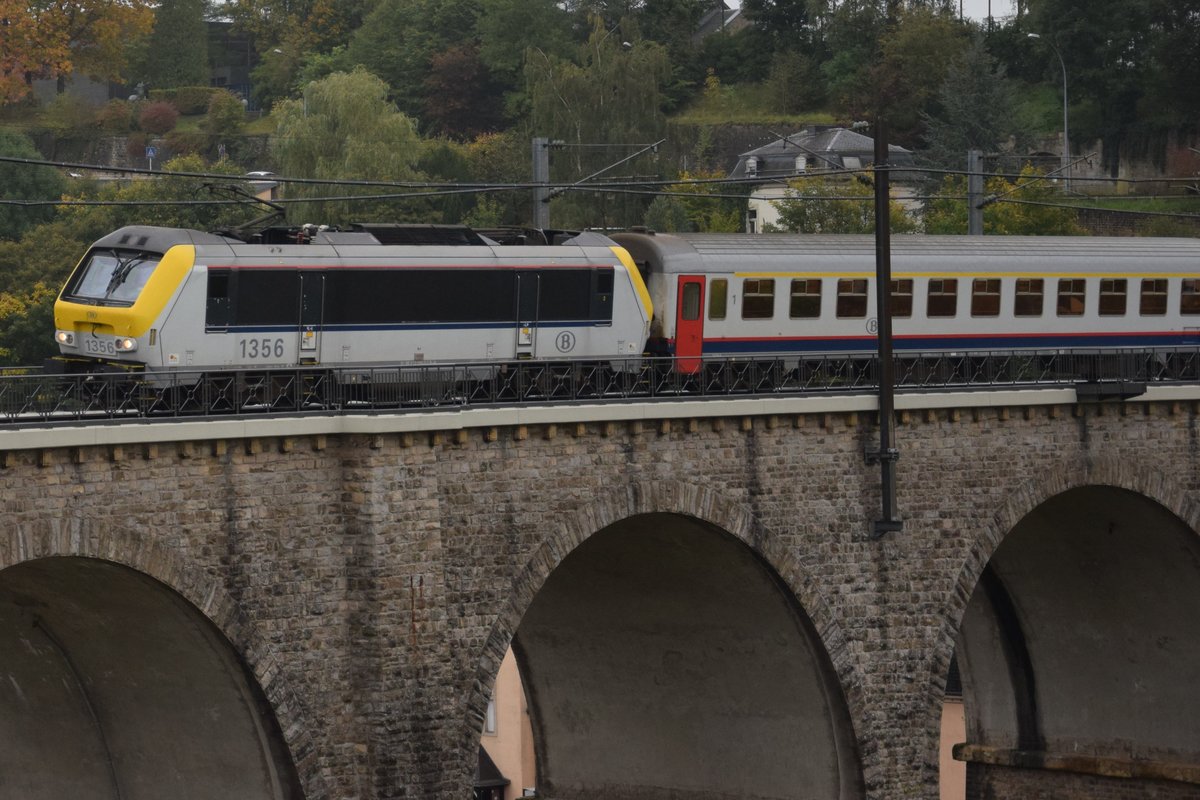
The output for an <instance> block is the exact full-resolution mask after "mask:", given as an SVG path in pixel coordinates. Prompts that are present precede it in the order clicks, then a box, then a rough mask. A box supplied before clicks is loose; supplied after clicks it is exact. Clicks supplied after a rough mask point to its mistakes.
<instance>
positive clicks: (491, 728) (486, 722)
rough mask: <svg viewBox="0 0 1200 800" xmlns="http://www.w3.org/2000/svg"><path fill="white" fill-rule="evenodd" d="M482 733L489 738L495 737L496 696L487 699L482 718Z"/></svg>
mask: <svg viewBox="0 0 1200 800" xmlns="http://www.w3.org/2000/svg"><path fill="white" fill-rule="evenodd" d="M483 732H484V733H485V734H487V735H489V736H495V735H496V695H495V693H493V694H492V696H491V697H489V698H488V704H487V714H486V715H485V716H484V718H483Z"/></svg>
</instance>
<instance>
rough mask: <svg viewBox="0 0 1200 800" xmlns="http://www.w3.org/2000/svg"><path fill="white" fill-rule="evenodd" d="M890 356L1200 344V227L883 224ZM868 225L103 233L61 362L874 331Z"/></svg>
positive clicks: (312, 363)
mask: <svg viewBox="0 0 1200 800" xmlns="http://www.w3.org/2000/svg"><path fill="white" fill-rule="evenodd" d="M892 271H893V280H892V284H891V287H890V288H891V298H892V314H893V317H894V322H893V327H894V346H895V348H896V350H897V351H898V352H899V353H901V354H902V353H904V352H909V353H917V352H919V353H936V352H943V351H946V352H995V351H999V350H1018V349H1019V350H1059V349H1064V348H1074V349H1078V348H1106V349H1120V348H1130V349H1134V348H1136V349H1146V348H1152V347H1169V346H1182V345H1190V344H1196V343H1200V241H1197V240H1190V239H1115V238H1083V237H1070V238H1066V237H1063V238H1060V237H995V236H988V237H966V236H903V237H895V238H893V240H892ZM874 276H875V243H874V239H873V238H872V237H868V236H836V235H818V236H811V235H788V234H777V235H771V234H768V235H740V234H655V233H653V232H649V231H631V232H626V233H614V234H609V235H601V234H598V233H592V232H578V233H552V234H550V235H548V236H547V235H545V234H543V233H542V232H538V231H530V232H526V233H523V234H514V233H512V232H491V233H489V232H478V231H473V230H470V229H468V228H463V227H457V226H404V225H368V224H363V225H354V226H351V227H350V228H349V229H347V230H335V229H328V228H318V227H314V226H301V227H289V228H268V229H265V230H263V231H260V232H259V233H257V234H255V235H254V236H252V237H245V238H243V237H239V236H235V235H234V234H232V233H230V232H225V233H220V232H218V233H204V232H200V231H194V230H183V229H173V228H158V227H146V226H134V227H126V228H122V229H120V230H118V231H115V232H113V233H111V234H109V235H108V236H105V237H104V238H102V239H100V240H99V241H97V242H96V243H95V244H94V245H93V246H92V247H91V248H90V249H89V251H88V252H87V253H86V254H85V255H84V257H83V259H82V260H81V261H80V263H79V265H78V266H77V267H76V269H75V270H74V272H73V273H72V275H71V276H70V278H69V279H68V281H67V283H66V285H65V286H64V288H63V289H62V292H61V294H60V296H59V298H58V301H57V302H56V304H55V309H54V319H55V327H56V330H55V333H54V336H55V339H56V341H57V342H58V345H59V348H60V352H61V355H60V357H59V359H58V362H57V368H58V369H60V370H61V371H63V372H108V373H112V372H118V373H120V372H125V373H130V374H133V375H136V376H137V379H138V380H141V381H145V382H149V383H151V384H153V383H154V382H155V381H156V380H160V379H163V378H164V376H169V375H171V374H172V373H175V374H178V373H181V372H183V373H192V372H199V371H208V370H225V369H234V368H262V369H284V368H292V367H297V368H299V367H337V368H339V369H344V370H349V374H353V368H354V367H362V368H364V369H366V368H372V367H376V366H379V365H382V364H393V365H394V364H403V363H417V362H430V363H433V362H437V363H442V362H468V361H469V362H471V363H473V364H481V363H482V364H486V363H489V362H497V363H499V362H511V361H521V360H532V361H535V362H536V361H545V362H563V361H568V360H569V361H582V360H587V361H597V362H607V363H609V364H611V367H612V368H613V369H614V370H616V371H621V370H629V369H635V368H636V365H637V364H639V363H640V360H641V359H642V358H643V357H644V356H646V355H652V356H664V357H670V358H672V359H673V361H672V362H671V363H672V364H673V369H675V370H676V371H678V372H683V373H692V372H696V371H697V370H699V369H700V367H701V364H702V363H703V361H704V360H705V359H706V358H711V357H726V356H734V357H745V358H751V359H752V358H755V357H771V358H777V357H779V356H780V355H781V354H782V355H785V357H788V358H790V357H792V356H794V357H795V358H796V359H799V358H801V357H802V355H803V354H813V353H830V352H837V353H860V352H861V353H864V354H866V353H870V352H871V351H873V350H874V346H875V333H876V324H877V321H876V319H875V311H874V309H875V302H876V301H875V292H876V290H877V288H878V287H877V286H876V285H875V284H876V281H875V277H874Z"/></svg>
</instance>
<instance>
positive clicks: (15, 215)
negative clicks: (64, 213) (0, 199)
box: [0, 130, 65, 239]
mask: <svg viewBox="0 0 1200 800" xmlns="http://www.w3.org/2000/svg"><path fill="white" fill-rule="evenodd" d="M0 155H5V156H11V157H14V158H32V159H38V158H41V157H42V156H41V154H40V153H39V152H38V151H37V148H35V147H34V146H33V142H31V141H30V140H29V138H28V137H27V136H25V135H24V134H21V133H16V132H15V131H5V130H0ZM64 185H65V182H64V181H63V178H62V175H60V174H59V172H58V171H57V170H55V169H54V168H52V167H43V166H34V165H32V164H13V163H6V162H0V186H3V187H4V197H5V199H7V200H24V201H30V200H57V199H58V198H59V197H60V196H61V195H62V192H63V187H64ZM53 216H54V206H41V207H28V208H26V207H21V206H8V205H0V239H8V238H12V239H19V238H20V237H21V234H22V233H23V232H24V231H25V229H27V228H29V227H31V226H33V225H36V224H38V223H40V222H47V221H49V220H50V219H51V218H52V217H53Z"/></svg>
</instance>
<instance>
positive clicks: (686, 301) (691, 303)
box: [679, 283, 700, 322]
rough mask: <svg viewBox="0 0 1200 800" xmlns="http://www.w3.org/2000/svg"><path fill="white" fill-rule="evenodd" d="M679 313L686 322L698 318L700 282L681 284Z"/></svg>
mask: <svg viewBox="0 0 1200 800" xmlns="http://www.w3.org/2000/svg"><path fill="white" fill-rule="evenodd" d="M679 314H680V316H681V317H682V318H683V319H685V320H687V321H688V322H691V321H693V320H697V319H700V284H698V283H685V284H684V285H683V299H682V300H681V301H680V304H679Z"/></svg>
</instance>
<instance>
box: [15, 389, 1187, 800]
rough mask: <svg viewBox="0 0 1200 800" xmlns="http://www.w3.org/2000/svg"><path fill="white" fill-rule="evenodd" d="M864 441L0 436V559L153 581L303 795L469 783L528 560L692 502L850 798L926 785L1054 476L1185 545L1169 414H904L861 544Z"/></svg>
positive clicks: (868, 439) (1070, 410)
mask: <svg viewBox="0 0 1200 800" xmlns="http://www.w3.org/2000/svg"><path fill="white" fill-rule="evenodd" d="M164 430H167V429H164ZM876 437H877V430H876V428H875V425H874V420H873V419H872V418H870V417H869V416H867V415H860V414H857V413H839V414H802V415H786V416H760V417H730V418H724V417H715V418H711V419H694V420H678V419H676V420H666V419H664V420H651V421H645V422H634V423H625V422H621V423H614V422H599V423H597V422H591V423H578V424H574V423H572V424H561V423H560V424H543V425H528V426H512V427H501V428H478V429H467V430H462V431H444V432H443V431H425V432H419V433H412V432H397V433H384V434H379V435H369V436H368V435H344V436H328V437H327V436H299V437H294V438H291V437H282V438H281V437H273V438H250V439H244V440H242V439H238V440H212V441H198V442H186V443H174V442H169V441H164V442H162V443H159V444H156V445H149V446H147V445H125V446H121V445H105V446H80V447H77V448H66V449H48V450H28V451H9V452H6V453H4V455H3V458H2V460H0V463H2V465H3V468H2V469H0V503H2V504H3V510H4V521H5V530H4V533H3V534H2V535H0V568H4V567H8V566H12V565H14V564H18V563H21V562H23V561H27V560H31V559H35V558H44V557H56V556H85V557H94V558H101V559H106V560H110V561H114V562H117V563H121V564H126V565H128V566H130V567H132V568H134V569H136V570H138V571H141V572H143V573H145V574H147V575H149V576H151V577H153V578H155V579H156V580H158V581H161V582H162V583H163V584H165V585H166V586H168V587H170V588H171V589H173V590H175V591H176V592H178V593H180V594H181V595H182V596H183V597H184V598H185V599H186V600H188V601H189V602H190V603H191V604H193V605H194V606H195V607H196V608H197V609H199V611H200V612H201V613H203V614H204V615H205V616H206V617H207V618H209V619H210V620H211V621H212V622H213V623H214V624H215V625H216V626H217V628H218V629H219V630H220V631H221V632H222V633H223V634H224V636H225V637H226V638H227V639H228V640H229V642H230V644H231V646H232V648H233V649H234V651H235V652H236V653H237V654H238V656H239V657H240V658H241V659H242V660H243V661H244V662H245V663H246V665H247V666H248V668H249V670H250V671H251V673H252V674H253V676H254V678H255V680H256V681H257V682H258V684H259V686H261V687H262V689H263V692H264V694H265V695H266V697H267V699H268V702H269V703H270V705H271V706H272V708H273V710H274V712H275V715H276V717H277V719H278V721H279V724H280V728H281V730H282V734H283V737H284V739H285V741H286V743H287V745H288V748H289V750H290V752H291V755H292V758H293V759H294V761H295V763H296V766H297V770H298V772H299V775H300V779H301V782H302V784H303V786H304V790H305V792H306V794H307V796H308V797H310V798H314V799H315V798H346V797H357V798H385V797H387V798H391V797H412V798H417V797H420V798H446V799H447V800H449V798H461V797H464V796H466V795H467V792H468V791H469V783H470V776H471V772H472V770H473V768H474V758H475V750H476V748H477V747H478V743H479V739H478V733H479V729H480V726H481V724H482V716H483V713H484V707H485V705H486V697H487V693H488V690H489V688H490V683H491V681H492V680H493V679H494V676H495V672H496V670H497V669H498V668H499V663H500V660H501V658H502V656H503V655H504V651H505V649H506V648H507V646H508V644H509V641H510V639H511V637H512V635H513V633H514V631H515V630H516V629H517V627H518V625H519V624H520V621H521V617H522V615H523V613H524V612H525V610H526V609H527V608H528V607H529V605H530V603H531V602H532V601H533V599H534V597H535V596H536V594H537V592H538V590H539V587H540V586H541V584H542V583H543V582H544V581H545V580H546V578H547V577H548V576H549V574H550V573H551V572H552V571H553V569H554V567H555V566H556V565H557V564H558V563H559V562H561V561H562V559H563V558H565V557H566V556H567V555H568V554H569V553H570V552H571V551H572V550H573V549H574V548H575V547H576V546H578V545H579V544H580V543H581V542H583V541H585V540H587V538H588V537H590V536H591V535H593V534H594V533H596V532H597V531H600V530H601V529H603V528H605V527H606V526H608V525H612V524H615V523H618V522H620V521H621V520H623V519H628V518H630V517H633V516H636V515H639V514H645V513H671V514H681V515H686V516H691V517H695V518H698V519H701V520H704V521H706V522H708V523H711V524H713V525H715V526H717V527H718V528H720V529H722V530H724V531H727V532H728V533H729V534H731V535H733V536H735V537H737V538H738V539H740V540H741V541H742V542H743V543H744V544H745V545H746V546H747V547H749V548H750V549H751V550H752V551H753V552H754V553H756V554H757V555H758V557H759V558H761V559H762V560H763V562H764V563H765V564H766V565H767V566H768V567H769V568H770V569H771V570H772V571H773V572H774V573H775V574H777V575H778V577H779V579H780V581H781V582H782V583H783V584H784V585H785V586H786V587H787V589H788V590H789V591H790V592H791V593H793V595H794V597H795V599H796V602H797V604H798V605H799V607H800V608H802V609H803V611H804V612H805V614H806V615H807V616H808V617H809V618H810V619H811V621H812V624H813V626H814V628H815V630H816V632H817V634H818V636H819V638H820V641H821V643H822V644H823V646H824V648H825V650H826V652H827V653H828V656H829V659H830V662H831V663H832V667H833V671H834V672H835V674H836V677H837V681H838V682H839V683H840V687H841V690H842V692H843V694H844V697H845V702H846V705H847V707H848V712H849V716H850V720H851V723H852V727H853V731H854V735H855V738H856V740H857V749H858V758H859V759H860V760H861V771H862V789H863V793H864V795H865V797H867V798H872V799H873V800H884V799H885V798H886V799H887V800H891V799H892V798H901V797H912V798H933V797H936V796H937V774H936V770H937V743H938V737H937V733H938V731H937V726H938V719H939V709H940V703H941V695H942V689H943V686H944V680H945V675H946V673H947V670H948V667H949V663H950V659H951V656H952V653H953V651H954V647H955V641H956V636H957V631H958V626H959V623H960V620H961V618H962V616H963V613H964V609H965V607H966V604H967V601H968V599H969V598H970V596H971V594H972V593H973V592H974V590H975V588H976V585H977V584H978V581H979V576H980V574H981V573H982V571H983V569H984V566H985V564H986V563H987V562H988V560H989V558H990V557H991V555H992V554H993V553H994V551H995V550H996V548H997V547H998V546H999V545H1000V543H1001V542H1002V541H1003V539H1004V537H1005V535H1006V534H1007V533H1008V532H1009V531H1010V530H1011V529H1012V528H1013V526H1015V525H1016V524H1017V523H1018V522H1020V520H1021V519H1022V518H1024V517H1025V516H1026V515H1027V514H1028V513H1029V512H1030V511H1032V510H1033V509H1035V508H1037V507H1038V506H1039V505H1040V504H1041V503H1043V502H1044V501H1046V500H1047V499H1049V498H1051V497H1054V496H1055V495H1057V494H1059V493H1061V492H1063V491H1065V490H1067V489H1070V488H1072V487H1077V486H1088V485H1104V486H1113V487H1119V488H1121V489H1124V490H1128V491H1130V492H1134V493H1137V494H1138V495H1141V496H1144V497H1146V498H1148V499H1149V500H1150V501H1152V502H1154V503H1156V504H1159V505H1161V506H1163V507H1165V508H1166V509H1167V510H1169V511H1170V512H1172V513H1173V514H1175V515H1177V516H1178V517H1179V518H1180V519H1181V520H1182V521H1183V523H1184V524H1186V525H1187V526H1188V527H1189V528H1190V529H1191V530H1192V531H1195V530H1196V529H1197V526H1198V524H1200V503H1198V502H1197V501H1200V437H1198V435H1197V416H1196V409H1195V408H1194V407H1193V406H1192V405H1191V404H1186V403H1185V404H1179V403H1127V404H1124V405H1120V404H1113V405H1091V406H1082V405H1080V406H1075V405H1048V406H1024V407H1011V408H1010V407H988V408H964V409H945V408H943V409H930V410H928V411H925V410H918V411H906V412H903V414H902V415H901V416H900V418H899V420H898V428H897V437H896V438H897V442H898V446H899V448H900V450H901V460H900V461H899V465H898V472H899V481H900V486H899V496H898V499H899V507H900V510H901V516H902V517H903V519H904V530H903V532H901V533H898V534H888V535H887V536H885V537H883V538H882V539H880V540H873V539H872V538H870V536H869V532H870V530H871V523H872V521H873V520H874V519H875V518H876V517H877V516H878V513H879V503H880V500H879V491H878V485H879V475H878V468H877V467H873V466H870V465H868V464H867V463H866V461H865V459H864V452H865V450H866V449H868V448H869V447H871V446H872V445H873V444H874V443H875V441H876ZM1193 744H1194V743H1193ZM1191 755H1192V756H1195V755H1196V754H1195V753H1192V754H1191ZM1175 756H1178V754H1175ZM989 769H990V772H989V770H983V769H976V770H975V771H974V773H973V774H974V778H973V783H972V786H973V788H972V792H973V796H977V797H992V796H995V797H1034V796H1037V797H1039V798H1040V797H1046V798H1066V797H1083V796H1096V797H1100V796H1103V797H1106V798H1107V797H1114V798H1115V797H1122V798H1125V797H1129V798H1133V797H1138V798H1143V797H1146V798H1148V797H1159V796H1170V797H1175V796H1179V797H1183V796H1196V795H1197V794H1200V785H1196V784H1189V783H1175V782H1169V785H1170V787H1172V791H1173V792H1174V793H1168V794H1158V793H1157V792H1159V791H1160V788H1161V787H1158V785H1157V784H1154V783H1153V782H1141V783H1139V782H1138V781H1136V780H1118V779H1114V778H1107V777H1094V776H1088V775H1074V774H1073V775H1071V776H1069V777H1064V776H1063V775H1059V774H1055V775H1052V776H1051V777H1050V779H1048V780H1050V782H1049V783H1043V784H1041V785H1044V786H1046V787H1047V788H1046V789H1045V790H1044V791H1043V792H1042V793H1040V794H1036V795H1034V794H1030V793H1028V791H1027V789H1026V788H1021V787H1025V786H1027V784H1028V782H1030V781H1033V782H1037V781H1039V780H1043V778H1044V772H1030V771H1028V770H1021V769H1016V768H1013V769H1006V768H999V767H996V768H989ZM1005 787H1008V788H1005ZM1064 787H1065V788H1064ZM1113 787H1116V788H1113ZM1093 791H1095V794H1089V792H1093Z"/></svg>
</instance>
